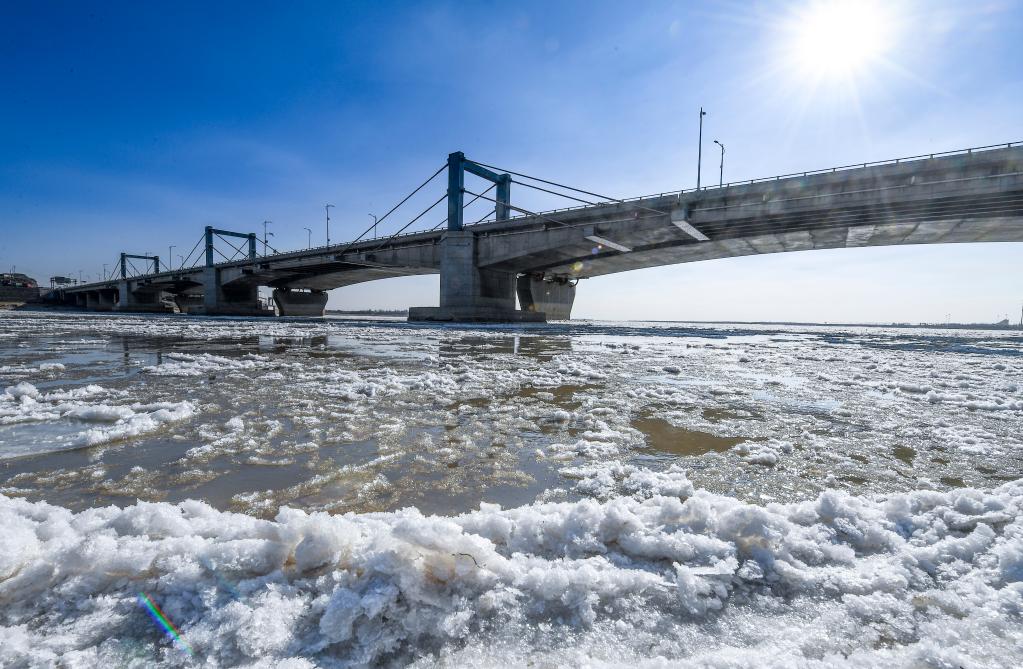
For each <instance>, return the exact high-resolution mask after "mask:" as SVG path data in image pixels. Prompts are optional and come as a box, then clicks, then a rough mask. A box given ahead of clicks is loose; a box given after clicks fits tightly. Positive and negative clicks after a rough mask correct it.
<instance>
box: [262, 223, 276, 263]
mask: <svg viewBox="0 0 1023 669" xmlns="http://www.w3.org/2000/svg"><path fill="white" fill-rule="evenodd" d="M271 223H273V221H263V255H267V253H266V247H267V244H266V238H267V236H270V237H273V236H274V233H272V232H269V233H268V232H267V231H266V226H268V225H270V224H271Z"/></svg>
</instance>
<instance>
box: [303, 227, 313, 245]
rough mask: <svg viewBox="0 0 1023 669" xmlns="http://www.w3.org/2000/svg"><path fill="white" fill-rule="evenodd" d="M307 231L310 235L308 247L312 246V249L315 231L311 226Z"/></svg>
mask: <svg viewBox="0 0 1023 669" xmlns="http://www.w3.org/2000/svg"><path fill="white" fill-rule="evenodd" d="M305 231H306V233H307V234H308V235H309V241H308V243H307V244H306V248H310V249H311V248H312V247H313V231H312V229H310V228H305Z"/></svg>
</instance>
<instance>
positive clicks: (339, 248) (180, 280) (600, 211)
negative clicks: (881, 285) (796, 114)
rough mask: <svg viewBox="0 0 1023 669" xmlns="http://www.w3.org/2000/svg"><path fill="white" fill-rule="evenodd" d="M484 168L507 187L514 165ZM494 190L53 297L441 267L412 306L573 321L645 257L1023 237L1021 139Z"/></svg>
mask: <svg viewBox="0 0 1023 669" xmlns="http://www.w3.org/2000/svg"><path fill="white" fill-rule="evenodd" d="M456 156H461V154H452V158H451V159H449V172H450V173H451V175H452V178H455V176H457V175H455V171H456V170H457V171H458V172H459V175H460V173H461V171H462V170H468V171H473V172H474V173H478V172H475V171H476V170H482V171H483V172H485V173H488V174H489V171H488V170H486V169H484V168H482V167H479V166H478V165H477V164H475V163H472V161H468V160H465V159H464V158H457V159H456V158H454V157H456ZM452 160H458V161H461V162H459V163H458V164H457V165H453V164H452V163H451V162H450V161H452ZM491 176H492V177H493V178H494V179H495V180H499V179H507V181H506V182H504V183H511V180H510V177H509V176H508V175H496V174H492V175H491ZM488 178H490V177H488ZM450 183H456V184H457V186H456V187H451V186H449V190H448V198H449V202H450V200H451V199H452V198H453V197H455V196H456V195H457V198H458V199H457V202H459V203H460V202H461V197H462V196H463V195H475V194H476V193H473V191H470V190H465V189H464V187H463V186H462V182H461V181H460V176H459V180H458V181H457V182H451V181H449V184H450ZM456 191H457V192H456ZM505 193H506V195H507V190H506V191H505ZM494 201H495V202H496V203H497V204H498V207H499V208H500V207H501V206H502V202H503V203H504V206H505V207H506V209H505V212H506V216H507V217H506V218H505V219H504V220H499V221H494V222H488V223H481V224H477V225H461V224H460V217H459V220H458V221H457V222H456V224H455V225H453V224H452V220H451V218H450V216H449V229H448V230H439V231H430V232H417V233H411V234H405V235H401V236H395V237H391V238H387V239H370V240H363V241H358V242H355V243H347V244H336V245H332V246H330V247H319V248H313V249H305V250H300V251H293V252H288V253H278V254H274V255H269V256H262V257H249V258H245V259H243V260H237V261H232V262H223V263H216V264H208V265H207V266H202V267H196V268H191V269H179V270H170V271H163V272H157V273H151V274H146V275H142V276H135V277H124V278H120V279H117V280H109V281H103V282H97V283H91V284H82V285H79V286H75V287H73V288H70V289H67V290H65V291H64V294H63V297H64V299H66V300H74V301H76V302H77V303H78V304H81V305H82V306H85V307H86V308H92V309H118V310H129V311H131V310H142V311H145V310H157V311H158V310H165V309H166V307H165V306H164V305H163V304H162V303H161V301H160V297H161V296H162V295H172V296H174V298H175V300H176V302H177V304H178V306H179V307H180V308H181V310H182V311H185V312H188V313H205V314H254V313H265V312H263V311H261V310H260V309H259V308H258V298H257V290H258V287H260V286H267V287H270V288H273V289H274V299H275V300H276V302H277V305H278V310H279V311H280V312H281V314H282V315H322V313H323V307H324V305H325V304H326V294H325V291H327V290H331V289H334V288H340V287H343V286H349V285H353V284H356V283H361V282H364V281H373V280H377V279H385V278H392V277H397V276H409V275H417V274H436V273H440V274H441V307H440V308H433V309H429V308H427V309H416V310H413V311H412V313H411V317H413V318H420V319H439V320H542V319H543V317H544V316H543V314H546V317H547V318H568V317H569V316H570V314H571V306H572V301H573V299H574V295H575V290H576V287H575V283H576V282H577V281H578V280H581V279H586V278H589V277H594V276H601V275H605V274H612V273H616V272H624V271H629V270H633V269H640V268H644V267H654V266H659V265H671V264H678V263H685V262H696V261H700V260H710V259H715V258H725V257H732V256H743V255H751V254H758V253H779V252H786V251H803V250H812V249H831V248H852V247H861V246H884V245H894V244H934V243H961V242H1014V241H1023V146H1018V145H1003V146H1002V147H1001V148H991V149H986V150H969V151H967V152H960V153H955V154H952V155H942V156H936V157H933V158H932V157H925V158H919V159H911V160H899V161H897V162H895V161H892V162H888V163H884V164H873V165H865V166H861V167H854V168H841V169H840V168H836V169H835V170H829V171H822V172H816V173H807V174H805V175H804V174H800V175H791V176H787V177H778V178H774V179H770V180H759V181H753V182H744V183H740V184H728V185H726V186H723V187H720V188H706V189H703V190H700V191H688V192H686V191H681V192H677V193H668V194H662V195H656V196H649V197H643V198H636V199H632V200H626V201H614V202H607V203H601V204H595V205H590V206H581V207H575V208H571V209H563V210H556V211H551V212H543V213H535V214H534V213H526V214H524V215H519V216H514V217H512V216H510V213H511V212H512V211H515V210H516V208H515V207H514V206H513V205H511V204H510V201H508V200H500V199H495V200H494ZM450 211H452V208H451V207H450V206H449V212H450ZM459 211H460V209H459ZM519 211H520V212H521V211H522V210H519ZM253 248H254V247H253ZM516 298H517V300H518V303H519V309H516Z"/></svg>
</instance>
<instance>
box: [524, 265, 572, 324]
mask: <svg viewBox="0 0 1023 669" xmlns="http://www.w3.org/2000/svg"><path fill="white" fill-rule="evenodd" d="M517 291H518V294H519V305H520V306H521V307H522V309H523V310H525V311H535V312H540V313H543V314H545V315H546V316H547V320H551V321H567V320H569V319H571V318H572V303H573V302H575V284H574V283H572V282H571V280H568V279H549V280H548V279H544V278H543V276H528V275H523V276H520V277H519V278H518V283H517Z"/></svg>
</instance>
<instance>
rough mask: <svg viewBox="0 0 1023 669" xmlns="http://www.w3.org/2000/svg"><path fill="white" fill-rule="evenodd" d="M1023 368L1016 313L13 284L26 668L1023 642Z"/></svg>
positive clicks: (1, 660)
mask: <svg viewBox="0 0 1023 669" xmlns="http://www.w3.org/2000/svg"><path fill="white" fill-rule="evenodd" d="M1021 379H1023V338H1021V337H1019V336H1018V335H1015V334H1013V333H1009V332H970V331H929V330H921V329H914V330H899V329H894V328H838V327H796V326H789V327H774V326H716V325H715V326H710V325H688V324H617V323H573V324H569V325H552V326H542V327H521V328H514V329H507V328H497V327H491V328H486V327H484V328H458V327H419V326H412V325H408V324H404V323H391V324H388V323H379V322H378V323H353V322H347V321H331V320H324V321H298V320H291V321H252V320H244V319H200V318H163V317H136V316H120V315H113V316H112V315H86V314H70V315H69V314H59V313H54V314H31V313H13V314H11V313H8V314H0V459H2V460H0V462H2V463H3V467H2V468H0V532H2V534H0V627H2V628H3V629H0V666H30V667H34V666H39V667H44V666H45V667H49V666H72V667H76V666H82V667H91V666H100V665H106V664H113V665H114V666H152V665H153V664H155V663H163V664H166V665H168V666H199V665H202V666H208V667H221V666H267V667H269V666H283V667H287V666H291V667H314V666H316V667H335V666H336V667H370V666H407V665H413V666H419V667H433V666H479V667H490V666H522V667H527V666H534V667H555V666H559V667H560V666H565V667H568V666H573V667H574V666H590V667H618V666H630V667H670V666H680V665H681V666H696V667H753V666H767V667H833V666H839V667H846V666H848V667H882V666H884V667H887V666H904V667H1001V666H1017V665H1019V664H1021V659H1023V520H1021V509H1023V481H1021V472H1023V390H1021V388H1023V383H1021ZM198 500H203V501H198ZM140 593H141V594H144V595H145V596H147V597H149V598H150V600H151V601H152V602H154V603H155V604H156V605H158V606H159V607H160V608H161V609H162V610H163V611H164V612H165V614H166V616H167V617H168V618H169V619H170V620H171V621H172V622H173V623H174V625H176V626H177V628H178V629H180V632H181V638H182V639H183V641H182V642H181V643H174V642H172V641H171V640H170V639H169V638H168V637H166V636H165V635H163V634H162V632H161V631H160V629H159V628H157V627H156V625H155V624H154V622H153V620H152V619H151V618H150V617H149V616H148V615H147V613H146V611H145V610H144V609H143V608H142V607H141V606H140V604H139V596H140Z"/></svg>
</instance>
